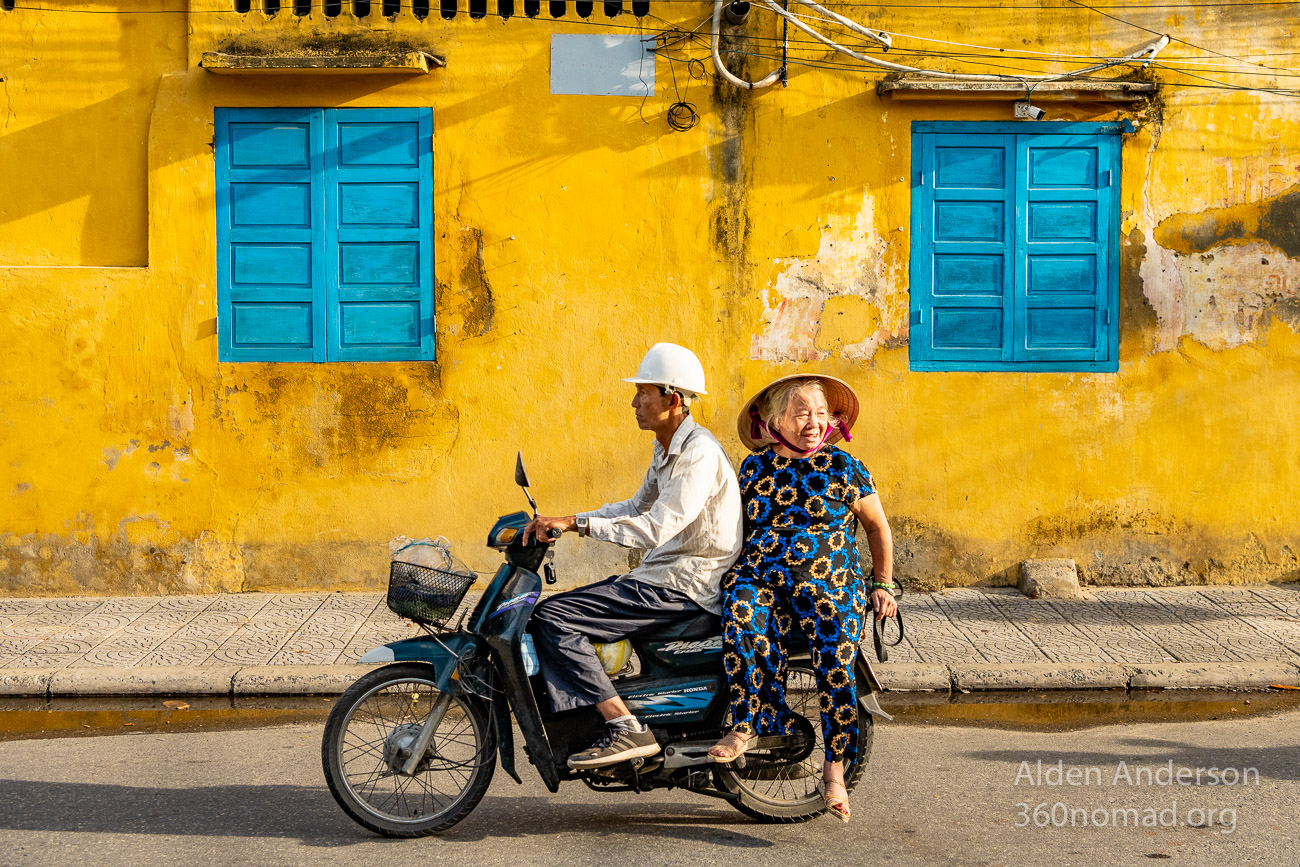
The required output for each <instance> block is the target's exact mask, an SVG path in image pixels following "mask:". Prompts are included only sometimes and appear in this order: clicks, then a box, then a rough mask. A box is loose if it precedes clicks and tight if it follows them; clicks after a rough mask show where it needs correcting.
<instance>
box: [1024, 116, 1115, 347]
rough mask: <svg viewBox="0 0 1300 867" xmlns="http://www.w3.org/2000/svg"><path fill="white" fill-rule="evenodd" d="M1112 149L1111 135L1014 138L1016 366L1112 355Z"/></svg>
mask: <svg viewBox="0 0 1300 867" xmlns="http://www.w3.org/2000/svg"><path fill="white" fill-rule="evenodd" d="M1113 145H1114V137H1113V136H1101V135H1019V136H1016V157H1017V161H1018V167H1017V180H1018V183H1017V188H1016V198H1017V201H1016V209H1017V211H1018V212H1022V213H1023V223H1022V225H1021V231H1018V232H1017V236H1016V256H1015V260H1016V269H1017V271H1016V281H1015V284H1016V285H1015V303H1014V307H1015V320H1016V324H1015V335H1016V342H1015V349H1014V358H1015V360H1016V361H1027V362H1033V361H1053V362H1066V363H1068V362H1104V361H1107V360H1109V358H1110V340H1109V337H1108V334H1107V332H1108V331H1109V325H1108V323H1107V316H1106V314H1107V311H1108V310H1109V307H1110V301H1111V291H1110V290H1111V280H1110V265H1111V255H1112V248H1113V247H1114V245H1115V242H1114V239H1113V238H1112V234H1113V233H1112V213H1111V201H1112V192H1113V187H1112V185H1111V184H1110V183H1109V180H1110V176H1108V175H1107V172H1117V170H1118V166H1117V165H1114V164H1113V162H1114V161H1113V159H1112V151H1113ZM1060 369H1066V367H1065V365H1062V366H1061V368H1060Z"/></svg>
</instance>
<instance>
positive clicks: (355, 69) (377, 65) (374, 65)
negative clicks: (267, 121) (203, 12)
mask: <svg viewBox="0 0 1300 867" xmlns="http://www.w3.org/2000/svg"><path fill="white" fill-rule="evenodd" d="M446 65H447V61H445V60H443V59H442V58H441V57H438V56H437V55H435V54H430V53H429V52H427V51H399V52H395V53H392V54H228V53H224V52H220V51H208V52H205V53H204V55H203V59H202V60H201V61H200V62H199V66H201V67H203V68H204V69H206V70H208V71H209V72H217V73H223V74H225V73H235V74H248V73H281V74H283V73H329V72H333V73H339V72H348V73H390V74H399V75H403V74H404V75H428V74H429V73H430V72H432V71H433V70H435V69H438V68H441V67H444V66H446Z"/></svg>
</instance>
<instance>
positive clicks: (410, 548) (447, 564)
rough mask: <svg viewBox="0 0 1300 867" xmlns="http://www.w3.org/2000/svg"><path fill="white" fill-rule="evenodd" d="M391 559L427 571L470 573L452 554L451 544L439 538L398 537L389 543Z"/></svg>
mask: <svg viewBox="0 0 1300 867" xmlns="http://www.w3.org/2000/svg"><path fill="white" fill-rule="evenodd" d="M388 553H389V556H390V559H392V560H394V561H396V562H398V563H410V564H412V565H415V566H424V567H425V568H427V569H441V570H443V571H444V572H470V571H472V570H471V569H470V568H469V567H468V566H466V565H465V564H464V563H462V562H461V561H460V559H459V558H457V557H456V555H454V554H452V553H451V543H450V542H448V541H447V540H446V539H444V538H442V537H441V536H439V537H438V538H437V539H408V538H406V537H405V536H398V537H397V538H396V539H394V540H393V541H391V542H389V543H388Z"/></svg>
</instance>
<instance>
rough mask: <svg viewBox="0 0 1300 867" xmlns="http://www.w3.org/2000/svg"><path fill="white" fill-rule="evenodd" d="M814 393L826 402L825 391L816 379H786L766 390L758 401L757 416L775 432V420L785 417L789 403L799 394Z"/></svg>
mask: <svg viewBox="0 0 1300 867" xmlns="http://www.w3.org/2000/svg"><path fill="white" fill-rule="evenodd" d="M809 391H810V392H816V393H817V394H820V395H821V396H822V399H823V400H826V399H827V398H826V389H824V388H822V384H821V382H820V381H819V380H816V379H811V378H809V379H787V380H786V381H785V382H782V383H778V384H777V385H774V386H773V387H772V388H770V389H768V390H767V392H766V393H765V394H764V395H763V399H762V400H761V401H759V404H760V406H759V409H758V414H759V415H760V416H762V417H763V423H764V424H766V425H767V426H768V427H769V428H771V429H772V430H776V420H777V419H778V418H780V417H781V416H783V415H785V411H786V410H787V409H789V408H790V401H792V400H794V396H795V395H796V394H799V393H800V392H809Z"/></svg>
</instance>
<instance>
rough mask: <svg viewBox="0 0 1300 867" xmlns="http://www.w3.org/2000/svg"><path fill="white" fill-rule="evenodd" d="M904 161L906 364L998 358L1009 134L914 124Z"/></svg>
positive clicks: (1011, 221) (1007, 260) (1007, 354)
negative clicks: (907, 204) (908, 259)
mask: <svg viewBox="0 0 1300 867" xmlns="http://www.w3.org/2000/svg"><path fill="white" fill-rule="evenodd" d="M913 161H914V167H913V176H914V178H915V179H916V182H915V184H914V186H913V188H912V268H911V274H912V277H911V280H912V283H911V293H912V301H911V307H912V322H913V324H912V326H911V338H910V347H911V349H910V357H911V360H912V366H913V368H914V369H959V368H960V366H962V365H975V366H987V365H991V364H997V363H1002V362H1008V361H1010V360H1011V346H1012V343H1011V332H1012V314H1013V310H1012V307H1011V304H1010V292H1009V288H1010V286H1011V281H1012V279H1013V267H1012V262H1011V256H1012V249H1013V232H1014V227H1015V214H1014V212H1013V208H1014V204H1015V196H1014V184H1015V150H1014V139H1013V138H1012V137H1009V136H1006V135H979V134H970V135H952V134H941V133H920V134H917V135H915V136H913ZM916 163H919V164H916Z"/></svg>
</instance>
